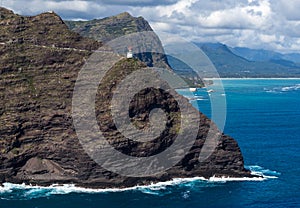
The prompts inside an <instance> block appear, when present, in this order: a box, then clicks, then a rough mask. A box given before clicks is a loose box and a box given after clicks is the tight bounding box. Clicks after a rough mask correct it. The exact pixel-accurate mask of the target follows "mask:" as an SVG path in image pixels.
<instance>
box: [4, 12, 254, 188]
mask: <svg viewBox="0 0 300 208" xmlns="http://www.w3.org/2000/svg"><path fill="white" fill-rule="evenodd" d="M0 17H1V19H0V25H1V27H0V54H1V56H0V89H1V90H0V152H1V154H0V182H14V183H23V182H24V183H30V184H38V185H49V184H53V183H59V184H62V183H74V184H76V185H80V186H84V187H102V188H106V187H128V186H133V185H136V184H148V183H150V182H157V181H165V180H169V179H171V178H174V177H193V176H204V177H207V178H208V177H210V176H213V175H218V176H221V175H222V176H250V172H249V171H248V170H246V169H245V168H244V163H243V157H242V154H241V151H240V149H239V147H238V144H237V143H236V141H235V140H234V139H232V138H230V137H228V136H225V135H222V134H221V133H220V132H219V131H218V129H217V128H216V127H214V126H213V130H214V132H215V133H216V134H219V135H222V136H221V139H220V141H219V143H218V145H217V147H216V149H215V150H214V152H213V154H212V155H211V156H210V157H209V158H208V159H207V160H205V161H203V162H199V161H198V155H199V152H200V151H201V148H202V146H203V143H204V141H205V139H204V138H205V136H206V134H207V132H208V129H209V127H210V126H211V125H213V124H212V123H211V121H210V120H209V119H208V118H207V117H206V116H205V115H203V114H201V113H199V112H198V111H197V110H196V109H193V110H191V112H190V115H191V116H192V115H193V116H195V115H196V116H199V117H200V121H201V122H200V128H199V129H200V130H199V132H198V136H197V138H196V140H195V143H194V144H193V147H192V148H191V150H190V151H189V152H188V154H187V155H186V156H185V157H184V158H183V159H182V160H181V161H180V162H179V163H178V164H177V165H176V166H174V167H173V168H171V169H169V170H167V171H164V172H162V173H161V174H159V175H154V176H149V177H143V178H134V177H125V176H121V175H118V174H116V173H113V172H110V171H108V170H106V169H104V168H103V167H101V166H100V165H99V164H97V163H96V162H95V161H93V160H92V159H91V158H90V157H89V155H88V154H87V153H86V152H85V151H84V149H83V147H82V145H81V144H80V142H79V140H78V137H77V135H76V132H75V128H74V125H73V118H72V96H73V89H74V85H75V82H76V79H77V76H78V72H79V71H80V69H81V68H82V66H83V65H84V63H85V60H86V59H88V57H89V56H90V55H91V54H92V52H93V50H96V49H98V47H99V46H101V43H100V42H97V41H93V40H91V39H87V38H82V37H81V36H79V35H78V34H76V33H74V32H71V31H69V30H68V28H67V26H66V25H65V24H64V23H63V21H62V20H61V19H60V17H59V16H57V15H56V14H55V13H44V14H41V15H38V16H34V17H23V16H19V15H16V14H13V13H12V12H11V11H9V10H6V9H4V8H1V9H0ZM107 50H109V49H107ZM143 67H145V65H144V64H143V63H141V62H139V61H138V60H135V59H130V60H128V59H121V60H120V61H119V62H118V63H116V64H115V65H114V66H113V67H112V68H111V70H110V71H109V73H108V74H107V75H106V76H105V80H106V81H105V82H104V83H105V85H100V86H99V89H98V95H97V99H96V113H97V121H98V123H99V126H100V129H101V130H102V131H103V132H104V135H105V137H106V139H107V141H109V142H110V144H111V145H112V146H114V147H115V149H117V150H118V151H121V152H123V153H126V154H128V155H133V156H136V157H145V156H149V155H153V154H156V153H158V152H161V151H163V150H164V149H166V148H168V146H169V145H170V144H171V143H172V142H173V141H174V139H175V136H176V124H178V122H179V120H178V117H176V116H174V115H176V114H178V113H179V110H178V107H177V106H176V102H175V104H174V98H172V97H170V95H169V94H168V93H167V92H162V91H157V90H155V89H146V90H144V91H141V92H140V93H139V96H137V97H136V98H135V99H133V101H132V102H131V106H130V112H131V113H130V115H131V116H132V122H134V123H135V124H136V125H137V127H139V128H141V129H144V128H147V125H148V123H149V111H150V110H151V109H152V108H153V106H160V107H162V108H163V109H164V110H165V112H166V113H167V115H170V116H169V117H168V124H169V125H168V127H167V128H166V132H165V134H164V135H162V136H160V137H159V138H157V139H156V140H155V141H151V142H147V143H145V144H143V143H135V142H132V141H130V140H128V139H126V138H124V137H122V135H120V133H119V132H118V131H117V130H116V128H115V126H114V123H113V120H112V119H111V117H110V114H109V106H110V105H109V101H110V99H111V97H112V92H113V91H114V90H115V87H116V85H117V84H118V83H119V82H120V80H122V79H123V78H124V77H125V76H126V75H128V74H129V73H130V72H132V71H134V70H138V69H141V68H143ZM137 81H138V80H137ZM179 99H183V102H186V103H187V105H188V101H187V100H185V98H183V97H180V98H179ZM191 109H192V108H191ZM171 115H173V116H171ZM174 128H175V129H174Z"/></svg>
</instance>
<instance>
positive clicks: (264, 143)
mask: <svg viewBox="0 0 300 208" xmlns="http://www.w3.org/2000/svg"><path fill="white" fill-rule="evenodd" d="M223 84H224V87H225V92H226V99H227V122H226V126H225V133H226V134H229V135H231V136H232V137H234V138H235V139H236V140H237V141H238V143H239V145H240V147H241V150H242V152H243V155H244V159H245V164H246V165H247V166H248V167H249V168H251V169H252V170H253V171H256V172H259V173H263V174H264V175H266V176H269V177H268V178H267V179H266V180H264V181H235V182H228V181H227V182H224V181H223V182H211V181H201V180H193V181H189V182H188V181H186V182H181V183H177V185H166V184H165V185H160V186H153V187H149V188H142V187H140V188H136V189H133V190H127V191H114V192H112V191H110V192H97V193H90V192H89V190H85V191H86V193H85V191H84V190H76V189H74V188H67V187H64V188H60V189H58V188H48V189H37V188H29V187H27V188H26V187H23V186H21V187H19V188H18V187H16V186H12V185H11V184H6V186H5V188H0V198H1V200H0V207H1V208H2V207H49V208H50V207H51V208H53V207H64V208H67V207H70V208H71V207H72V208H76V207H109V208H111V207H122V208H129V207H143V208H144V207H161V208H166V207H172V208H174V207H195V208H200V207H272V208H273V207H275V208H276V207H300V188H299V187H300V179H299V176H300V167H299V164H300V154H299V152H300V80H262V79H250V80H249V79H245V80H224V81H223ZM180 93H182V94H185V91H184V90H183V91H180ZM198 96H203V97H202V99H200V100H193V101H191V102H192V104H193V105H194V106H197V107H198V106H199V108H200V109H201V111H203V112H205V113H206V114H208V115H210V112H209V111H210V103H209V99H208V98H209V96H208V95H207V93H206V92H204V90H202V92H199V94H198ZM197 104H198V105H197Z"/></svg>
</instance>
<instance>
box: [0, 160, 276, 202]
mask: <svg viewBox="0 0 300 208" xmlns="http://www.w3.org/2000/svg"><path fill="white" fill-rule="evenodd" d="M246 168H248V169H249V170H250V171H251V172H252V174H254V175H258V176H259V177H254V178H229V177H215V176H213V177H211V178H210V179H205V178H203V177H195V178H175V179H173V180H171V181H167V182H159V183H155V184H150V185H147V186H135V187H130V188H122V189H118V188H109V189H91V188H82V187H76V186H75V185H74V184H64V185H55V184H54V185H51V186H48V187H42V186H32V185H25V184H12V183H4V184H3V186H0V198H1V199H2V200H16V199H17V200H30V199H34V198H41V197H48V196H51V195H61V194H71V193H86V194H99V193H110V192H125V191H139V192H142V193H144V194H151V195H164V194H166V193H169V192H170V191H168V188H172V187H176V186H184V187H193V186H194V185H195V184H196V185H197V186H201V187H211V186H215V185H217V184H219V183H222V184H223V183H226V182H234V181H236V182H238V181H264V180H268V179H275V178H278V177H279V175H280V173H278V172H276V171H272V170H269V169H265V168H263V167H260V166H257V165H255V166H247V167H246ZM191 191H192V190H188V191H186V192H184V193H183V196H182V197H183V198H187V197H188V196H189V194H190V192H191Z"/></svg>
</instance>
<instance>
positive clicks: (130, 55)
mask: <svg viewBox="0 0 300 208" xmlns="http://www.w3.org/2000/svg"><path fill="white" fill-rule="evenodd" d="M127 58H128V59H131V58H133V53H132V47H131V46H129V47H128V51H127Z"/></svg>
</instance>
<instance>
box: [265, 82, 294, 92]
mask: <svg viewBox="0 0 300 208" xmlns="http://www.w3.org/2000/svg"><path fill="white" fill-rule="evenodd" d="M298 90H300V84H295V85H292V86H285V87H274V88H272V89H268V88H264V91H265V92H268V93H284V92H291V91H298Z"/></svg>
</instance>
